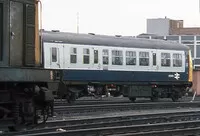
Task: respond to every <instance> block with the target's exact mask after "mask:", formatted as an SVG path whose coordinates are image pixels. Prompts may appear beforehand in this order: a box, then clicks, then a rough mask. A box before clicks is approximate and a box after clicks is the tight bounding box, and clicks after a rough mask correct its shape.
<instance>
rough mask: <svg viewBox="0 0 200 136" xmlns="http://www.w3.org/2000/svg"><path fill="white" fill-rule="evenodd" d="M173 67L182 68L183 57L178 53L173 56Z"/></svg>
mask: <svg viewBox="0 0 200 136" xmlns="http://www.w3.org/2000/svg"><path fill="white" fill-rule="evenodd" d="M173 66H174V67H182V55H181V54H178V53H174V54H173Z"/></svg>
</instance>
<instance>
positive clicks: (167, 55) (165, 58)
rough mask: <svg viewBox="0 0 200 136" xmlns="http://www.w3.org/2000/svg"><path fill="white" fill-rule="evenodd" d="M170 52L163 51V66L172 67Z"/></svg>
mask: <svg viewBox="0 0 200 136" xmlns="http://www.w3.org/2000/svg"><path fill="white" fill-rule="evenodd" d="M170 59H171V58H170V53H161V66H163V67H170V63H171V61H170Z"/></svg>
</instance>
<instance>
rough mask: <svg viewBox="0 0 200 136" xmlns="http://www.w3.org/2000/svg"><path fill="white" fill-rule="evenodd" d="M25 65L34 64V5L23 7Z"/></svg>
mask: <svg viewBox="0 0 200 136" xmlns="http://www.w3.org/2000/svg"><path fill="white" fill-rule="evenodd" d="M25 18H26V19H25V65H26V66H34V65H35V7H34V5H30V4H26V7H25Z"/></svg>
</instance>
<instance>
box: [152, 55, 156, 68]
mask: <svg viewBox="0 0 200 136" xmlns="http://www.w3.org/2000/svg"><path fill="white" fill-rule="evenodd" d="M153 66H156V53H153Z"/></svg>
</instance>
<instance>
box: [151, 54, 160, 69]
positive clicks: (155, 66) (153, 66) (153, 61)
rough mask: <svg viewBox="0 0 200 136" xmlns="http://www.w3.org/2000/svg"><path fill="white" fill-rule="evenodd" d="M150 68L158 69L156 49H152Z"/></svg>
mask: <svg viewBox="0 0 200 136" xmlns="http://www.w3.org/2000/svg"><path fill="white" fill-rule="evenodd" d="M151 61H152V63H151V64H152V70H153V71H157V70H158V55H157V52H156V51H152V59H151Z"/></svg>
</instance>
